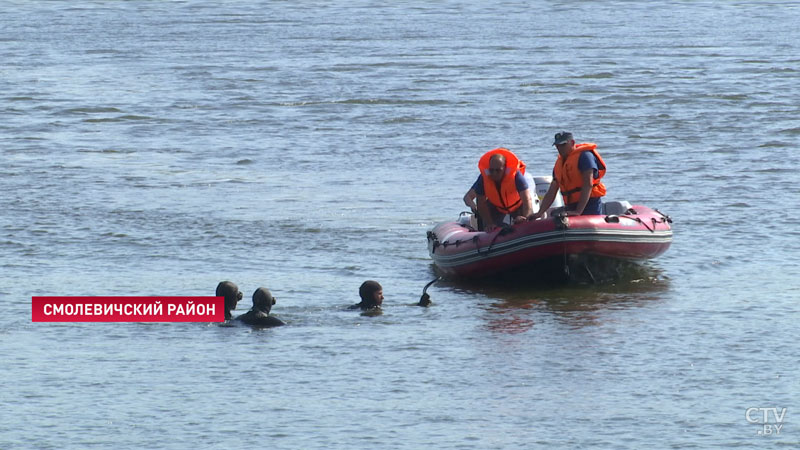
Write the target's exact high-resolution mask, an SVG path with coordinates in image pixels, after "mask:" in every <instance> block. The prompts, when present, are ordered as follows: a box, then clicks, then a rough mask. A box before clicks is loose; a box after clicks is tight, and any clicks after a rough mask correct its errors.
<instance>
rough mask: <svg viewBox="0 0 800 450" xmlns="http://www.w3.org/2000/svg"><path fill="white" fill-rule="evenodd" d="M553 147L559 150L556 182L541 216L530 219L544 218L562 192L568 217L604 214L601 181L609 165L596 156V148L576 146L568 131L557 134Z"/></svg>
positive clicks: (538, 214) (583, 145) (544, 201)
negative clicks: (559, 192) (557, 195)
mask: <svg viewBox="0 0 800 450" xmlns="http://www.w3.org/2000/svg"><path fill="white" fill-rule="evenodd" d="M553 145H555V146H556V149H558V159H557V160H556V164H555V167H554V168H553V181H552V182H551V183H550V188H549V189H548V190H547V194H545V196H544V198H543V199H542V205H541V208H539V212H537V213H536V214H534V215H533V216H531V217H530V218H531V219H532V220H535V219H538V218H540V217H542V216H543V215H544V213H545V212H546V211H547V208H549V207H550V205H552V204H553V200H555V198H556V192H558V190H559V189H561V195H562V196H563V197H564V204H565V205H566V206H565V208H564V211H565V214H566V215H568V216H580V215H593V214H602V213H603V204H602V201H601V198H602V197H603V196H604V195H606V187H605V185H604V184H603V183H602V182H601V181H600V179H601V178H603V175H605V174H606V164H605V163H604V162H603V158H601V157H600V154H599V153H597V150H596V148H597V145H595V144H591V143H584V144H578V145H575V140H574V139H573V138H572V133H569V132H567V131H562V132H560V133H556V136H555V140H554V141H553Z"/></svg>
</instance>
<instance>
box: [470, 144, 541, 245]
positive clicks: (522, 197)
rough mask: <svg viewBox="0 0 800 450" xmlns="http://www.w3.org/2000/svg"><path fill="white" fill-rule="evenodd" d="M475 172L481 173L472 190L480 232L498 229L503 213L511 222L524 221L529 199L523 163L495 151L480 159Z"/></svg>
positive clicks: (506, 152) (503, 150) (505, 152)
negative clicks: (480, 223) (481, 227)
mask: <svg viewBox="0 0 800 450" xmlns="http://www.w3.org/2000/svg"><path fill="white" fill-rule="evenodd" d="M478 169H480V171H481V173H480V175H478V179H477V180H475V184H473V185H472V190H473V191H475V194H476V195H477V202H478V204H477V209H478V215H479V217H480V218H481V220H482V221H483V224H484V230H485V231H487V232H488V231H493V230H494V229H495V228H497V227H498V226H500V225H501V224H502V223H503V220H504V218H505V216H506V214H508V215H509V216H510V217H511V219H512V220H513V221H514V223H519V222H524V221H525V220H527V217H528V216H529V215H531V213H533V209H532V205H533V197H532V196H531V190H530V189H529V185H528V180H527V179H526V178H525V163H524V162H522V161H521V160H520V159H519V158H517V156H516V155H514V154H513V153H512V152H511V151H510V150H508V149H506V148H496V149H494V150H490V151H488V152H486V153H485V154H484V155H483V156H481V159H480V161H478ZM464 201H465V203H466V198H465V200H464ZM468 206H471V205H469V204H468Z"/></svg>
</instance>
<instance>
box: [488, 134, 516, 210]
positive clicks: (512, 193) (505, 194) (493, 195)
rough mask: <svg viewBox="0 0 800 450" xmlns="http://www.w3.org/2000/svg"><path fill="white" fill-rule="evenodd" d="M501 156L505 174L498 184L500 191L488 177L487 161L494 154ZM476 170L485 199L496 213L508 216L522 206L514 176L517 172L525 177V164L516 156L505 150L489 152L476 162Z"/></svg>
mask: <svg viewBox="0 0 800 450" xmlns="http://www.w3.org/2000/svg"><path fill="white" fill-rule="evenodd" d="M498 153H500V154H502V155H503V156H505V157H506V173H505V174H504V175H503V180H502V181H501V182H500V189H499V190H498V189H497V183H495V182H494V180H492V178H491V177H490V176H489V173H490V172H489V160H490V159H492V156H493V155H495V154H498ZM478 169H480V171H481V175H483V192H484V194H485V195H486V199H487V200H489V202H490V203H491V204H493V205H494V206H495V207H496V208H497V210H498V211H500V212H502V213H505V214H508V213H510V212H511V211H514V210H516V209H517V208H519V207H520V206H522V198H520V196H519V192H517V184H516V181H515V179H516V176H517V172H519V173H520V174H522V175H525V163H524V162H522V161H521V160H520V159H519V158H517V155H515V154H513V153H511V150H509V149H507V148H502V147H501V148H496V149H494V150H489V151H488V152H486V153H485V154H484V155H483V156H481V159H480V160H479V161H478Z"/></svg>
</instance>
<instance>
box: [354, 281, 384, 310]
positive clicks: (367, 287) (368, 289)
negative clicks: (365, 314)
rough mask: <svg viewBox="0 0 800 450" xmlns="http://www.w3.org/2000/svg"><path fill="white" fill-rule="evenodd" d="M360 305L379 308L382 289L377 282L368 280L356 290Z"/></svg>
mask: <svg viewBox="0 0 800 450" xmlns="http://www.w3.org/2000/svg"><path fill="white" fill-rule="evenodd" d="M358 295H359V296H360V297H361V304H362V305H363V306H366V307H374V306H381V304H382V303H383V287H382V286H381V285H380V283H378V282H377V281H372V280H368V281H365V282H363V283H361V287H360V288H358Z"/></svg>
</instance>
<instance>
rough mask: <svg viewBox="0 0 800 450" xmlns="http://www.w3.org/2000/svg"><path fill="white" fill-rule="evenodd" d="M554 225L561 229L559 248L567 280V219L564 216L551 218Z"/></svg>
mask: <svg viewBox="0 0 800 450" xmlns="http://www.w3.org/2000/svg"><path fill="white" fill-rule="evenodd" d="M553 221H554V222H555V224H556V229H558V228H560V229H561V233H562V234H561V248H562V249H564V275H566V276H567V278H569V264H568V263H567V229H568V228H569V219H567V216H565V215H558V216H555V217H553Z"/></svg>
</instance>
